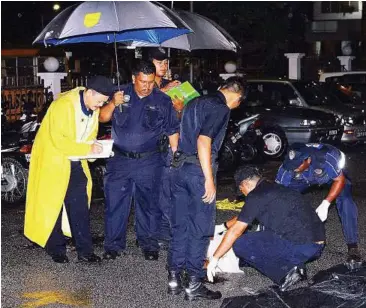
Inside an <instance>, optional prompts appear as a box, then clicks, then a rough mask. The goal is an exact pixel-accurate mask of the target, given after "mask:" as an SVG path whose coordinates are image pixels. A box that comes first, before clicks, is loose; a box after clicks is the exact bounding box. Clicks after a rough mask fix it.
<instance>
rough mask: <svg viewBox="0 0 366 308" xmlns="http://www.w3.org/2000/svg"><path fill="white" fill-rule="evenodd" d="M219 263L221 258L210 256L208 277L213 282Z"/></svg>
mask: <svg viewBox="0 0 366 308" xmlns="http://www.w3.org/2000/svg"><path fill="white" fill-rule="evenodd" d="M217 263H219V259H218V258H215V257H212V258H210V262H209V263H208V265H207V279H208V281H210V282H213V280H214V277H215V275H216V267H217Z"/></svg>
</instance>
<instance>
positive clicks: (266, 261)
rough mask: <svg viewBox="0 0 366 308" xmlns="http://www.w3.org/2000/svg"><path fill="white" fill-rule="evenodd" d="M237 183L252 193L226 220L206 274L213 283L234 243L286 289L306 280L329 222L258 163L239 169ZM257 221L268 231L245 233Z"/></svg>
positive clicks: (245, 257)
mask: <svg viewBox="0 0 366 308" xmlns="http://www.w3.org/2000/svg"><path fill="white" fill-rule="evenodd" d="M235 181H236V184H237V185H238V186H239V189H240V191H241V192H242V193H243V194H244V195H245V196H247V197H246V199H245V206H243V208H242V210H241V212H240V214H239V216H238V217H234V218H233V219H231V220H230V221H228V222H226V223H225V225H226V226H227V227H228V231H227V233H226V234H225V236H224V238H223V240H222V242H221V244H220V246H219V247H218V248H217V250H216V251H215V253H214V255H213V257H212V258H211V259H210V262H209V264H208V266H207V278H208V280H209V281H213V277H214V276H215V269H216V267H217V264H218V261H219V259H220V258H221V257H222V256H223V255H224V254H225V253H226V252H227V251H229V250H230V249H231V247H233V250H234V252H235V255H236V256H237V257H238V258H240V259H241V261H244V262H245V263H247V264H249V265H250V266H252V267H254V268H255V269H257V270H258V271H260V272H261V273H263V274H264V275H266V276H267V277H269V278H270V279H272V280H273V281H274V282H275V283H277V284H278V285H279V286H280V289H281V291H285V290H286V289H288V288H289V287H290V286H292V285H294V284H295V283H296V282H298V281H300V280H302V279H305V277H306V275H305V263H306V262H307V261H309V260H311V259H312V260H313V259H315V258H318V257H319V256H320V254H321V252H322V250H323V248H324V241H325V232H324V225H323V224H322V222H321V221H320V219H319V217H318V216H317V215H316V213H315V212H314V210H313V209H312V208H311V206H309V205H308V204H307V202H306V201H305V200H304V197H303V196H302V195H301V194H299V193H298V192H297V191H294V190H292V189H289V188H286V187H283V186H281V185H278V184H275V183H269V182H267V181H265V180H264V179H263V178H262V176H261V175H260V173H259V172H258V170H257V168H255V167H253V166H244V167H242V168H240V169H238V171H237V172H236V173H235ZM255 219H256V220H258V221H259V223H260V224H261V225H262V226H264V231H260V232H250V233H244V232H245V230H246V229H247V227H248V225H249V224H251V223H252V222H253V220H255ZM243 233H244V234H243Z"/></svg>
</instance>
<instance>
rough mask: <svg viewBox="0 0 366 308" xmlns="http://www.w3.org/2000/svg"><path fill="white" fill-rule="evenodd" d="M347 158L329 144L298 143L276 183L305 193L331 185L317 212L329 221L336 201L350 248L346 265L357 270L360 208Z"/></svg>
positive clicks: (285, 161) (289, 152) (290, 151)
mask: <svg viewBox="0 0 366 308" xmlns="http://www.w3.org/2000/svg"><path fill="white" fill-rule="evenodd" d="M344 166H345V155H344V154H343V153H342V152H341V151H340V150H338V149H337V148H335V147H334V146H332V145H329V144H317V143H308V144H302V143H294V144H293V145H292V146H291V148H290V149H289V151H288V153H287V155H286V157H285V160H284V162H283V164H282V166H281V167H280V169H279V170H278V173H277V177H276V182H277V183H279V184H282V185H284V186H287V187H290V188H293V189H296V190H298V191H300V192H304V191H305V190H307V189H308V188H309V187H312V186H314V185H323V184H328V185H331V188H330V191H329V193H328V195H327V197H326V198H325V199H324V200H323V202H322V203H321V204H320V205H319V206H318V208H317V209H316V212H317V214H318V215H319V218H320V219H321V220H322V221H325V220H326V219H327V217H328V209H329V206H330V204H331V203H332V202H333V201H334V200H336V205H337V210H338V214H339V216H340V218H341V222H342V228H343V234H344V236H345V239H346V242H347V246H348V257H347V263H346V265H347V266H348V267H349V268H350V269H353V268H357V267H359V266H360V265H361V254H360V252H359V250H358V230H357V216H358V215H357V206H356V204H355V202H354V201H353V199H352V193H351V181H350V180H349V179H348V178H347V177H346V175H345V173H344V171H343V168H344Z"/></svg>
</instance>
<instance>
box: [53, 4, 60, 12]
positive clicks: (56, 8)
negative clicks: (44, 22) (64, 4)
mask: <svg viewBox="0 0 366 308" xmlns="http://www.w3.org/2000/svg"><path fill="white" fill-rule="evenodd" d="M59 9H60V5H59V4H57V3H56V4H54V5H53V10H54V11H58V10H59Z"/></svg>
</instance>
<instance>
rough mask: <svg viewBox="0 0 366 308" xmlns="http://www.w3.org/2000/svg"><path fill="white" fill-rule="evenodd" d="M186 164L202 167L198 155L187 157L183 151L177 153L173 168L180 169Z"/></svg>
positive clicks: (174, 156) (174, 157)
mask: <svg viewBox="0 0 366 308" xmlns="http://www.w3.org/2000/svg"><path fill="white" fill-rule="evenodd" d="M184 163H188V164H195V165H197V166H200V160H199V159H198V154H194V155H187V154H185V153H183V152H181V151H176V152H175V153H174V155H173V160H172V167H174V168H180V167H182V166H183V164H184Z"/></svg>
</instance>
